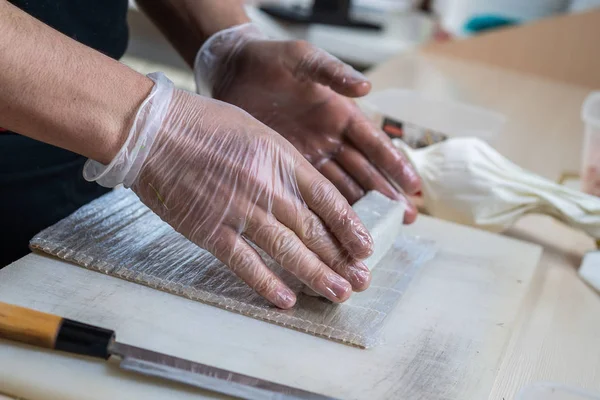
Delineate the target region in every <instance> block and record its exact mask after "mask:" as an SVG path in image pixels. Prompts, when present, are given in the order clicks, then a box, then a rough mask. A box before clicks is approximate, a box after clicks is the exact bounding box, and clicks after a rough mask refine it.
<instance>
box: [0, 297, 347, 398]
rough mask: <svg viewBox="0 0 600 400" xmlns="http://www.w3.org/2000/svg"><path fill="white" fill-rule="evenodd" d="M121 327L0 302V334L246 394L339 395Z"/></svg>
mask: <svg viewBox="0 0 600 400" xmlns="http://www.w3.org/2000/svg"><path fill="white" fill-rule="evenodd" d="M115 337H116V335H115V332H114V331H112V330H110V329H104V328H100V327H97V326H92V325H88V324H84V323H81V322H77V321H73V320H70V319H67V318H61V317H59V316H56V315H52V314H46V313H43V312H40V311H35V310H31V309H28V308H23V307H19V306H14V305H11V304H6V303H2V302H0V338H4V339H9V340H13V341H18V342H22V343H27V344H30V345H34V346H38V347H44V348H48V349H55V350H61V351H66V352H69V353H74V354H81V355H85V356H90V357H95V358H101V359H104V360H107V359H108V358H110V357H118V358H119V359H120V360H121V362H120V364H119V366H120V367H121V368H123V369H125V370H128V371H134V372H138V373H141V374H144V375H149V376H153V377H160V378H165V379H169V380H172V381H176V382H181V383H184V384H188V385H191V386H196V387H199V388H202V389H205V390H209V391H212V392H217V393H222V394H226V395H229V396H233V397H236V398H240V399H248V400H259V399H260V400H262V399H272V400H275V399H281V400H286V399H311V400H335V399H334V398H332V397H327V396H322V395H320V394H316V393H311V392H307V391H304V390H301V389H296V388H293V387H289V386H284V385H280V384H277V383H274V382H269V381H265V380H262V379H258V378H253V377H251V376H247V375H242V374H238V373H235V372H230V371H226V370H223V369H220V368H215V367H211V366H208V365H204V364H200V363H196V362H193V361H188V360H184V359H181V358H177V357H172V356H169V355H166V354H161V353H156V352H154V351H150V350H145V349H141V348H138V347H134V346H130V345H127V344H124V343H119V342H117V341H116V340H115Z"/></svg>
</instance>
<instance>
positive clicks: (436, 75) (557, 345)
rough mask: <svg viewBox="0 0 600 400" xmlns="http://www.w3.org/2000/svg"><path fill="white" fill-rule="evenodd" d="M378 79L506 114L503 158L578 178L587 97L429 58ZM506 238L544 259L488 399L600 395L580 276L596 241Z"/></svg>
mask: <svg viewBox="0 0 600 400" xmlns="http://www.w3.org/2000/svg"><path fill="white" fill-rule="evenodd" d="M370 77H371V78H372V80H373V83H374V88H375V90H377V89H383V88H387V87H404V88H411V89H414V90H417V91H419V92H422V93H424V94H427V95H430V96H434V97H437V98H440V99H455V100H460V101H463V102H467V103H472V104H477V105H480V106H483V107H487V108H489V109H492V110H495V111H498V112H501V113H503V114H504V115H505V116H506V117H507V118H508V123H507V125H506V127H505V130H504V132H503V133H502V134H501V135H499V136H497V137H496V138H494V139H493V140H492V144H493V145H494V146H495V147H496V148H497V149H498V150H499V151H500V152H502V153H503V154H504V155H506V156H507V157H508V158H510V159H512V160H513V161H515V162H516V163H518V164H520V165H521V166H523V167H525V168H527V169H530V170H532V171H534V172H536V173H539V174H541V175H543V176H546V177H548V178H551V179H558V178H559V177H560V176H561V174H563V173H564V172H571V171H577V170H578V167H579V156H580V147H581V138H582V133H583V126H582V123H581V121H580V118H579V114H580V107H581V104H582V102H583V99H584V98H585V96H586V95H587V94H588V92H589V91H590V90H589V89H587V88H584V87H578V86H572V85H567V84H560V83H555V82H552V81H548V80H544V79H540V78H536V77H534V76H526V75H521V74H517V73H511V72H506V71H503V70H501V69H496V68H493V67H483V66H479V65H474V64H467V63H464V62H460V61H457V60H449V59H445V58H440V57H436V56H434V55H430V54H416V55H406V56H402V57H398V58H396V59H394V60H392V61H390V62H388V63H385V64H383V65H381V66H380V67H378V68H376V69H375V70H374V71H372V72H371V74H370ZM508 235H510V236H513V237H516V238H520V239H524V240H528V241H530V242H533V243H537V244H540V245H542V246H543V248H544V252H543V255H542V261H541V263H540V267H539V269H538V274H537V275H536V277H535V278H534V281H533V283H532V286H531V290H530V292H529V293H528V295H527V297H526V298H525V303H524V304H523V306H522V308H521V311H520V315H519V318H518V322H517V324H516V329H515V330H514V332H513V334H512V337H511V339H510V341H509V343H508V346H507V348H506V351H505V356H504V358H503V360H502V363H501V365H500V368H499V371H498V372H497V374H496V375H495V382H494V384H493V387H492V391H491V395H490V398H492V399H512V398H514V396H515V394H516V393H517V392H518V391H519V390H520V389H521V388H522V387H524V386H526V385H528V384H530V383H533V382H536V381H555V382H561V383H564V384H568V385H574V386H578V387H581V388H585V389H589V390H595V391H600V318H599V317H598V316H599V315H600V296H598V294H597V293H596V292H594V291H593V290H592V289H590V288H589V287H588V286H586V285H585V284H584V283H583V282H582V281H581V280H580V279H579V278H578V276H577V267H578V266H579V263H580V261H581V257H582V256H583V254H584V253H585V252H586V251H588V250H590V249H592V248H593V245H594V244H593V241H592V240H591V239H590V238H589V237H586V236H585V235H584V234H582V233H580V232H576V231H574V230H572V229H570V228H568V227H565V226H563V225H561V224H559V223H557V222H555V221H553V220H551V219H549V218H546V217H542V216H527V217H525V218H523V219H522V220H520V221H519V223H518V224H517V225H516V226H515V227H514V228H513V229H511V230H510V232H508Z"/></svg>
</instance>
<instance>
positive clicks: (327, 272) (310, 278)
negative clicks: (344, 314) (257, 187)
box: [244, 211, 352, 303]
mask: <svg viewBox="0 0 600 400" xmlns="http://www.w3.org/2000/svg"><path fill="white" fill-rule="evenodd" d="M244 235H246V236H247V237H248V238H249V239H250V240H251V241H252V242H254V243H255V244H256V245H257V246H259V247H260V248H261V249H263V250H264V251H265V252H266V253H267V254H268V255H270V256H271V257H272V258H273V259H274V260H275V261H276V262H277V263H278V264H279V265H281V266H282V267H283V268H285V269H286V270H288V271H290V272H291V273H292V274H294V275H295V276H296V277H297V278H298V279H300V280H301V281H302V282H304V283H305V284H306V285H308V286H309V287H310V288H311V289H313V290H314V291H315V292H317V293H319V294H320V295H322V296H324V297H326V298H328V299H329V300H331V301H333V302H335V303H340V302H343V301H345V300H347V299H348V298H349V297H350V295H351V294H352V286H351V285H350V283H349V282H348V281H346V280H345V279H344V278H342V277H341V276H340V275H338V274H337V273H335V272H334V271H332V270H331V269H330V268H328V267H327V266H326V265H325V264H324V263H323V262H322V261H321V260H320V259H319V258H318V257H317V256H316V255H315V254H314V253H313V252H312V251H310V250H309V249H308V248H307V247H306V246H305V245H304V243H302V241H301V240H300V239H299V238H298V236H296V234H295V233H294V232H292V231H291V230H290V229H288V228H286V227H285V226H283V225H282V224H281V223H279V221H277V219H275V218H274V217H273V216H272V215H268V214H267V213H266V212H264V211H263V212H262V213H261V212H254V213H253V215H252V219H251V221H249V223H248V224H247V227H246V230H245V232H244Z"/></svg>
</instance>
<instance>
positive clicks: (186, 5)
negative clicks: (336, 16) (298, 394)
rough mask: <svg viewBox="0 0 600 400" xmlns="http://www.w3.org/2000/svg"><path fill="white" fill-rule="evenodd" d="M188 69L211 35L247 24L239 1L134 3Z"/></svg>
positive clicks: (149, 0)
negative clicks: (167, 40)
mask: <svg viewBox="0 0 600 400" xmlns="http://www.w3.org/2000/svg"><path fill="white" fill-rule="evenodd" d="M136 3H137V4H138V6H139V7H140V8H141V9H142V10H143V11H144V13H146V15H148V16H149V17H150V19H151V20H152V21H153V22H154V24H155V25H156V26H158V28H159V29H160V30H161V32H162V33H163V34H164V35H165V36H166V37H167V39H169V41H170V42H171V44H172V45H173V46H174V47H175V49H177V51H178V52H179V54H180V55H181V56H182V57H183V59H184V60H185V61H186V62H187V63H188V65H189V66H190V67H193V65H194V58H195V57H196V53H197V52H198V50H199V49H200V47H201V46H202V44H203V43H204V41H206V39H208V38H209V37H210V36H211V35H212V34H214V33H216V32H218V31H220V30H222V29H226V28H229V27H232V26H234V25H240V24H243V23H246V22H249V21H250V19H249V18H248V16H247V15H246V13H245V11H244V7H243V1H241V0H158V1H157V0H137V1H136Z"/></svg>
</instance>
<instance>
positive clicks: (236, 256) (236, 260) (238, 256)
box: [228, 248, 250, 274]
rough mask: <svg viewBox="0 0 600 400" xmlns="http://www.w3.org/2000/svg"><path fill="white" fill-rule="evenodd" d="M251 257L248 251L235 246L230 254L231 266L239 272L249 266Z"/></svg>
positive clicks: (229, 263)
mask: <svg viewBox="0 0 600 400" xmlns="http://www.w3.org/2000/svg"><path fill="white" fill-rule="evenodd" d="M249 259H250V257H248V254H247V253H246V251H244V250H240V249H236V248H234V249H233V250H232V252H231V254H230V255H229V262H228V265H229V268H231V270H232V271H233V272H235V273H236V274H237V273H239V272H241V271H243V270H245V269H246V268H247V263H248V261H249Z"/></svg>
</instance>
